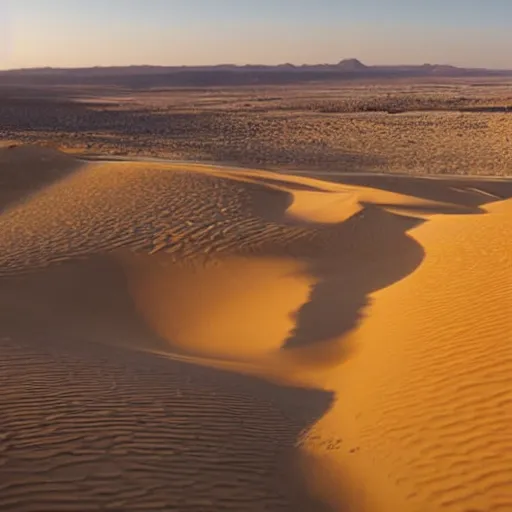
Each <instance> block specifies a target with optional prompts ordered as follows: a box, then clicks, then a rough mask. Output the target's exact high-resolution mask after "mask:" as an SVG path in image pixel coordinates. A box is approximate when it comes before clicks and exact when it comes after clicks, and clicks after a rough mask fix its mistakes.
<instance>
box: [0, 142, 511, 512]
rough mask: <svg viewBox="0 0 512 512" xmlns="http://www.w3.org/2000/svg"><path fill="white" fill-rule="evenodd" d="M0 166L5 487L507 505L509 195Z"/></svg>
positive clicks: (52, 498)
mask: <svg viewBox="0 0 512 512" xmlns="http://www.w3.org/2000/svg"><path fill="white" fill-rule="evenodd" d="M13 176H15V178H14V177H13ZM0 179H1V180H3V181H2V182H3V183H5V184H6V188H5V189H4V190H5V196H2V198H3V199H2V203H1V205H0V206H1V207H2V208H4V210H3V212H2V214H1V215H0V244H1V246H0V249H1V250H0V277H1V280H0V283H1V288H0V305H1V307H0V317H1V320H2V333H1V339H0V351H1V352H0V354H1V359H0V360H1V362H0V379H1V380H2V384H3V393H2V394H1V395H0V411H1V413H2V414H0V435H1V436H2V437H1V445H0V509H2V510H6V511H7V510H16V511H19V510H27V511H28V510H34V511H38V512H41V511H45V510H48V511H50V510H51V511H56V510H66V511H68V510H96V509H97V510H173V509H174V510H191V511H203V510H237V511H241V510H255V511H259V510H290V511H300V510H305V511H307V510H311V511H317V510H318V511H321V510H356V511H366V510H368V511H379V512H380V511H386V512H387V511H396V510H403V511H412V512H415V511H423V510H425V511H431V510H450V511H461V512H462V511H469V510H474V511H476V510H479V511H480V510H481V511H484V510H485V511H488V510H489V511H495V510H496V511H501V510H503V511H506V510H512V491H511V488H512V486H511V484H512V459H510V454H511V453H512V445H511V442H512V437H511V435H510V434H511V430H510V427H508V425H509V424H511V423H512V410H511V408H510V404H511V403H512V401H511V398H512V397H511V390H512V386H511V383H510V375H511V374H512V371H511V370H512V368H511V365H512V345H511V340H512V324H511V323H510V322H511V320H510V313H511V312H512V302H511V300H512V272H511V269H512V261H511V260H510V256H509V252H510V251H507V248H508V245H509V242H508V240H509V239H510V237H511V235H512V206H511V205H512V202H511V200H510V199H504V200H502V201H497V200H496V199H497V198H496V194H494V193H493V194H476V193H472V192H471V190H470V189H471V188H474V187H475V185H474V184H470V183H465V182H464V181H462V180H461V181H460V182H458V183H456V184H454V183H446V184H441V183H440V184H437V185H436V187H438V189H437V192H436V190H434V189H433V188H432V187H430V185H429V187H430V188H429V187H427V188H428V190H429V192H428V194H426V193H425V190H424V189H423V188H422V185H423V183H422V182H421V180H419V181H418V180H416V181H417V184H416V185H414V183H413V184H410V185H409V186H408V187H406V188H407V193H406V194H404V193H403V190H404V185H403V184H397V185H396V187H395V189H393V185H391V186H390V185H389V184H386V186H382V185H381V182H380V181H379V180H378V179H376V180H373V181H372V180H371V179H370V178H367V183H365V186H362V185H359V184H354V183H352V184H349V183H348V181H349V180H346V181H347V182H345V183H344V182H339V183H330V182H326V181H320V180H317V179H313V178H310V177H309V178H308V177H305V176H300V177H297V176H291V175H279V174H273V173H269V172H264V171H248V170H227V169H222V168H215V167H208V166H200V165H191V164H190V165H178V164H170V163H158V162H151V163H149V162H95V163H85V162H80V161H78V160H75V159H73V158H72V157H70V156H68V155H64V154H61V153H58V152H57V151H54V150H50V149H44V148H43V149H40V148H23V147H20V148H11V149H7V148H2V149H0ZM341 181H343V180H341ZM11 183H12V186H10V184H11ZM411 183H412V182H411ZM454 185H456V187H455V188H457V190H462V191H463V192H460V193H459V192H454V191H453V190H452V189H453V187H454ZM479 187H480V185H479ZM36 189H37V190H36ZM483 190H486V189H485V188H484V189H483ZM493 190H494V189H493ZM452 197H455V198H459V197H462V198H463V199H461V200H460V201H451V200H450V199H451V198H452ZM501 197H503V196H501ZM491 201H492V202H491Z"/></svg>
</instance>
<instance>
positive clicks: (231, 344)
mask: <svg viewBox="0 0 512 512" xmlns="http://www.w3.org/2000/svg"><path fill="white" fill-rule="evenodd" d="M121 261H122V262H123V266H124V268H125V269H126V271H127V278H128V286H129V289H130V292H131V294H132V297H133V300H134V302H135V304H136V307H137V309H138V310H139V312H140V313H141V314H142V316H143V317H144V318H145V319H146V321H147V322H148V324H149V325H150V326H151V327H152V328H153V329H154V330H155V331H156V332H157V333H158V334H159V335H160V336H162V337H163V338H165V339H166V340H167V341H168V342H169V344H170V347H172V348H173V349H174V350H183V351H185V352H192V353H201V354H209V355H216V356H225V357H227V358H232V357H248V356H255V355H263V354H266V353H269V352H272V351H275V350H279V349H280V348H281V347H282V345H283V344H284V342H285V341H286V339H287V337H288V336H289V334H290V332H291V331H292V329H293V328H294V327H295V317H296V315H297V311H298V310H299V309H300V308H301V306H302V305H303V304H304V303H305V302H307V301H308V298H309V295H310V290H311V287H312V286H313V285H314V284H315V279H314V278H313V277H312V276H309V275H308V274H306V273H305V264H304V263H301V262H300V261H297V260H293V259H291V258H290V259H286V258H281V259H277V258H276V259H272V258H234V257H232V258H227V259H225V260H222V261H219V262H216V263H210V264H206V265H205V264H204V263H201V262H200V261H198V262H197V263H196V264H194V262H193V263H192V264H190V265H184V264H180V263H176V262H173V261H172V260H171V258H170V256H168V255H166V254H159V255H152V256H151V255H149V256H148V255H141V254H127V253H125V254H123V256H122V257H121Z"/></svg>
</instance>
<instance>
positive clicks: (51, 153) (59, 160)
mask: <svg viewBox="0 0 512 512" xmlns="http://www.w3.org/2000/svg"><path fill="white" fill-rule="evenodd" d="M82 165H83V163H82V162H80V161H79V160H77V159H75V158H74V157H72V156H70V155H67V154H65V153H62V152H60V151H57V150H55V149H53V148H51V147H48V146H17V145H11V146H6V147H0V214H1V213H2V212H3V211H4V210H6V209H8V208H9V207H10V206H13V205H15V204H18V203H20V202H22V201H23V200H25V199H26V198H27V197H28V196H30V195H32V194H34V193H36V192H37V191H39V190H41V189H43V188H44V187H47V186H49V185H51V184H52V183H54V182H56V181H59V180H61V179H63V178H66V177H67V176H70V175H71V174H73V173H74V172H76V171H77V170H78V169H79V168H80V167H81V166H82Z"/></svg>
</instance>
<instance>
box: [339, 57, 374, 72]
mask: <svg viewBox="0 0 512 512" xmlns="http://www.w3.org/2000/svg"><path fill="white" fill-rule="evenodd" d="M336 67H337V68H338V69H343V70H344V71H362V70H364V69H367V68H368V66H365V65H364V64H363V63H362V62H361V61H360V60H357V59H343V60H340V61H339V62H338V64H337V65H336Z"/></svg>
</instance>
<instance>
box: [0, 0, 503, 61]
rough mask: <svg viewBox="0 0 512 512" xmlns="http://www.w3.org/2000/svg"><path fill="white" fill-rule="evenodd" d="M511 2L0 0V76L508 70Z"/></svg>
mask: <svg viewBox="0 0 512 512" xmlns="http://www.w3.org/2000/svg"><path fill="white" fill-rule="evenodd" d="M511 27H512V0H0V69H6V68H18V67H32V66H65V67H73V66H94V65H126V64H164V65H165V64H168V65H181V64H187V65H196V64H218V63H237V64H242V63H264V64H277V63H284V62H292V63H295V64H302V63H320V62H332V63H334V62H337V61H339V60H341V59H343V58H348V57H357V58H359V59H361V60H362V61H363V62H365V63H367V64H409V63H411V64H415V63H417V64H423V63H425V62H429V63H442V64H445V63H446V64H455V65H460V66H482V67H493V68H512V28H511Z"/></svg>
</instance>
